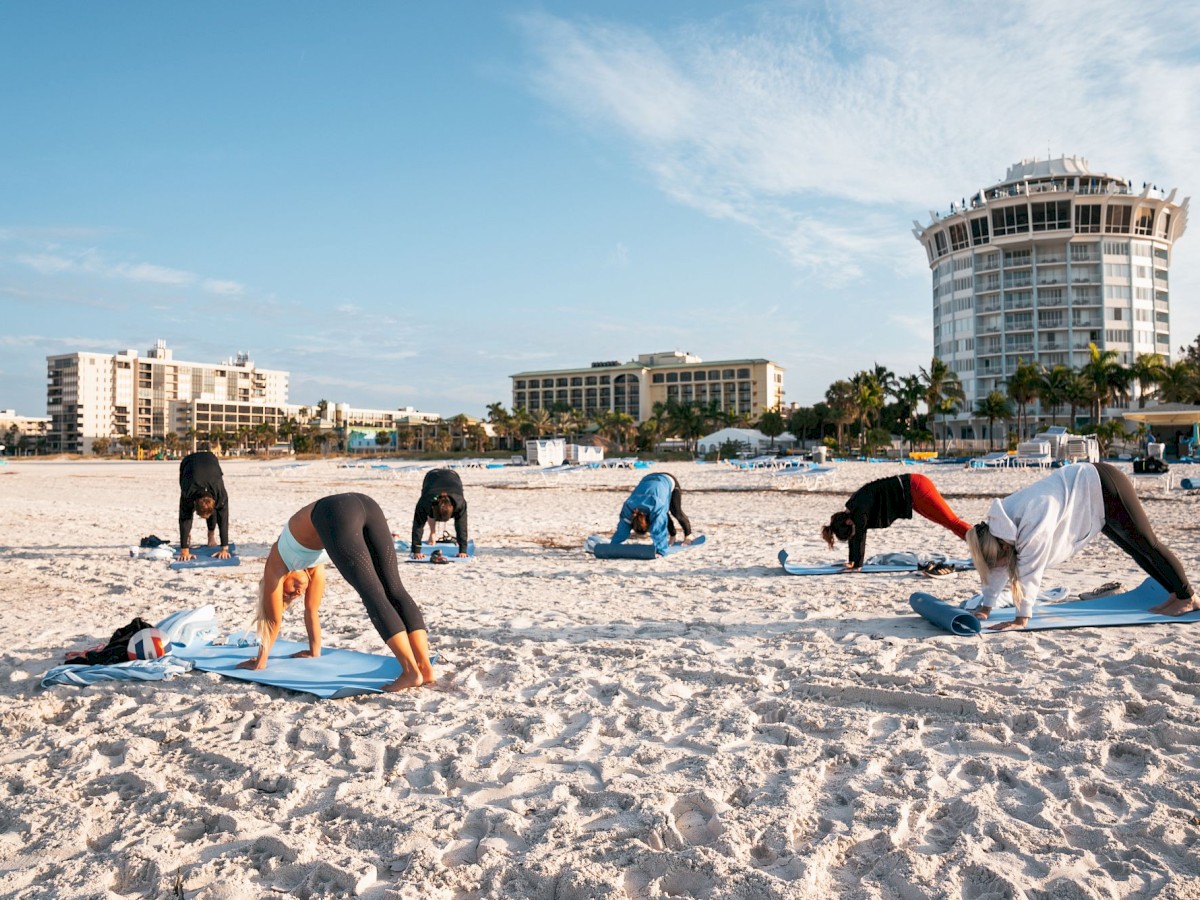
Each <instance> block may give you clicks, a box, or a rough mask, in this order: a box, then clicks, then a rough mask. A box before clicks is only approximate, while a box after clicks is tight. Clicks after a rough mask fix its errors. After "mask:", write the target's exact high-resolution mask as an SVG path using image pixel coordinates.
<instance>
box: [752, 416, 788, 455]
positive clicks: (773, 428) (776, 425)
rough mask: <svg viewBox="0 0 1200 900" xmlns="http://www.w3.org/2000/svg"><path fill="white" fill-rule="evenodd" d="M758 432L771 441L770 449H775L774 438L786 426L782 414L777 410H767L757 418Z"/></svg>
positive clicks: (782, 431) (781, 432) (785, 429)
mask: <svg viewBox="0 0 1200 900" xmlns="http://www.w3.org/2000/svg"><path fill="white" fill-rule="evenodd" d="M758 430H759V431H761V432H762V433H763V434H765V435H766V436H767V437H769V438H770V439H771V447H772V448H774V447H775V438H777V437H779V436H780V435H781V434H783V433H784V432H785V431H787V426H786V425H785V424H784V421H783V413H781V412H780V411H779V408H778V407H776V408H775V409H768V410H766V411H765V412H764V413H763V414H762V415H761V416H759V417H758Z"/></svg>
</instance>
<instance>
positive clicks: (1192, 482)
mask: <svg viewBox="0 0 1200 900" xmlns="http://www.w3.org/2000/svg"><path fill="white" fill-rule="evenodd" d="M1179 486H1180V487H1181V488H1183V489H1184V490H1185V491H1194V490H1196V489H1197V488H1200V479H1197V478H1184V479H1183V480H1182V481H1180V482H1179Z"/></svg>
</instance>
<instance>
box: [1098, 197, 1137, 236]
mask: <svg viewBox="0 0 1200 900" xmlns="http://www.w3.org/2000/svg"><path fill="white" fill-rule="evenodd" d="M1132 214H1133V210H1132V208H1131V207H1129V206H1128V205H1126V204H1124V203H1110V204H1109V206H1108V217H1107V218H1106V219H1105V221H1104V230H1105V231H1106V232H1108V233H1109V234H1129V220H1130V218H1131V217H1132Z"/></svg>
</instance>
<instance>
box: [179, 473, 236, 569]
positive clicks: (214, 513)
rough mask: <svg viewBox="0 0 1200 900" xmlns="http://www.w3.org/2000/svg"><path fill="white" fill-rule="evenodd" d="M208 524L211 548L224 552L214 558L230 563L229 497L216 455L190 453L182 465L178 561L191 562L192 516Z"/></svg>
mask: <svg viewBox="0 0 1200 900" xmlns="http://www.w3.org/2000/svg"><path fill="white" fill-rule="evenodd" d="M193 515H197V516H199V517H200V518H202V519H203V520H204V521H205V522H206V523H207V524H208V546H210V547H216V546H217V537H216V532H217V529H218V528H220V530H221V543H220V547H221V549H220V550H218V551H217V552H216V553H214V554H213V555H214V556H215V557H216V558H217V559H229V495H228V494H227V493H226V492H225V479H224V476H223V475H222V474H221V464H220V463H219V462H217V457H216V455H215V454H213V453H210V452H209V451H207V450H201V451H199V452H197V453H189V454H188V455H187V456H185V457H184V458H183V459H182V460H181V461H180V463H179V558H180V559H191V558H192V551H191V539H192V516H193Z"/></svg>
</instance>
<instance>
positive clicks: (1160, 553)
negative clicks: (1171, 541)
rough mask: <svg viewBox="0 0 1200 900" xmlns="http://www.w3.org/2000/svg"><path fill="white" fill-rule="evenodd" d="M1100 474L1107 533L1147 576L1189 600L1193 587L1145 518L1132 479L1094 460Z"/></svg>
mask: <svg viewBox="0 0 1200 900" xmlns="http://www.w3.org/2000/svg"><path fill="white" fill-rule="evenodd" d="M1092 465H1094V466H1095V467H1096V472H1097V473H1098V474H1099V475H1100V492H1101V494H1102V495H1103V496H1104V534H1105V535H1107V536H1108V538H1109V539H1110V540H1111V541H1112V542H1113V543H1114V544H1116V545H1117V546H1118V547H1120V548H1121V549H1122V550H1124V551H1125V552H1126V553H1128V554H1129V555H1130V556H1132V557H1133V561H1134V562H1135V563H1137V564H1138V566H1139V567H1140V568H1141V569H1142V571H1144V572H1145V573H1146V574H1147V575H1149V576H1150V577H1151V578H1153V579H1154V580H1155V581H1157V582H1158V583H1159V584H1161V585H1162V586H1163V587H1165V588H1166V589H1167V590H1168V591H1170V592H1171V593H1172V594H1174V595H1175V596H1176V597H1178V598H1179V599H1180V600H1189V599H1191V596H1192V586H1191V585H1190V584H1188V580H1187V575H1186V574H1185V573H1184V571H1183V566H1182V565H1181V564H1180V562H1179V558H1178V557H1176V556H1175V554H1174V553H1172V552H1171V551H1170V550H1168V549H1167V548H1166V547H1164V546H1163V545H1162V543H1161V542H1159V540H1158V538H1157V537H1156V536H1155V534H1154V529H1153V528H1151V527H1150V520H1149V519H1147V518H1146V510H1145V509H1143V508H1142V501H1141V500H1139V499H1138V496H1137V491H1136V490H1135V489H1134V487H1133V482H1132V481H1130V480H1129V478H1128V477H1127V476H1126V475H1125V473H1124V472H1122V471H1121V470H1120V469H1118V468H1117V467H1116V466H1114V465H1111V464H1109V463H1101V462H1098V463H1092Z"/></svg>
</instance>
